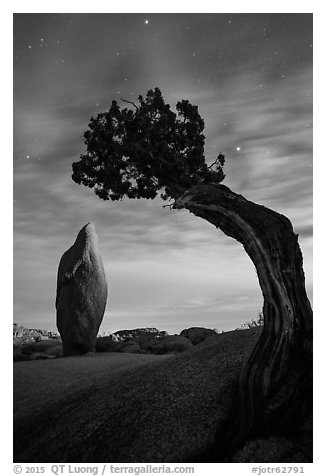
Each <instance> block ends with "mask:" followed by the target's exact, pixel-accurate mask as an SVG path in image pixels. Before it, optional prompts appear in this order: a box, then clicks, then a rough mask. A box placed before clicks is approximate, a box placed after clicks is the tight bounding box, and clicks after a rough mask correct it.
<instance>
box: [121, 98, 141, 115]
mask: <svg viewBox="0 0 326 476" xmlns="http://www.w3.org/2000/svg"><path fill="white" fill-rule="evenodd" d="M121 101H123V102H127V103H128V104H132V105H133V106H134V107H135V108H136V109H137V112H138V111H139V108H138V106H136V104H135V103H134V102H132V101H127V100H126V99H123V98H121Z"/></svg>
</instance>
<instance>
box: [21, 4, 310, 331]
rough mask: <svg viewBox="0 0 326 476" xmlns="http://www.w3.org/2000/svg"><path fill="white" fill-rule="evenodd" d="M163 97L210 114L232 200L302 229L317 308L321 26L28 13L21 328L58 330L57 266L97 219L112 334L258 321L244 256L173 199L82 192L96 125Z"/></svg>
mask: <svg viewBox="0 0 326 476" xmlns="http://www.w3.org/2000/svg"><path fill="white" fill-rule="evenodd" d="M154 87H159V88H160V89H161V91H162V94H163V96H164V98H165V100H166V102H167V103H169V104H170V105H171V106H173V107H174V106H175V104H176V102H177V101H179V100H181V99H188V100H189V101H190V102H191V103H193V104H196V105H198V108H199V112H200V114H201V116H202V117H203V119H204V120H205V136H206V146H205V154H206V160H207V162H208V163H212V162H213V161H214V160H215V158H216V156H217V154H218V153H219V152H220V151H222V152H223V153H224V154H225V155H226V167H225V172H226V179H225V181H224V183H225V184H226V185H227V186H229V187H230V188H231V189H232V190H234V191H235V192H237V193H240V194H242V195H244V196H245V197H246V198H247V199H250V200H252V201H254V202H257V203H260V204H262V205H265V206H268V207H269V208H272V209H274V210H276V211H278V212H280V213H284V214H285V215H286V216H288V217H289V218H290V220H291V221H292V223H293V226H294V228H295V231H296V232H297V233H299V243H300V245H301V248H302V251H303V255H304V269H305V273H306V281H307V289H308V294H309V297H310V298H311V299H312V15H311V14H229V15H228V14H219V13H216V14H15V15H14V322H18V323H20V324H22V325H24V326H25V327H36V328H42V329H52V330H55V328H56V326H55V307H54V302H55V292H56V274H57V267H58V263H59V260H60V258H61V256H62V254H63V252H64V251H66V250H67V249H68V248H69V247H70V246H71V245H72V243H73V242H74V240H75V238H76V235H77V233H78V231H79V230H80V228H82V227H83V226H84V225H85V224H86V223H87V222H89V221H93V222H94V223H95V226H96V229H97V233H98V235H99V244H100V249H101V253H102V256H103V260H104V264H105V269H106V275H107V280H108V285H109V298H108V304H107V310H106V314H105V317H104V320H103V323H102V327H101V332H104V331H112V332H113V331H115V330H118V329H124V328H134V327H140V326H141V327H143V326H155V327H158V328H160V329H165V330H167V331H169V332H172V333H173V332H180V331H181V330H182V329H183V328H185V327H190V326H194V325H199V326H204V327H211V328H217V329H219V330H227V329H234V328H236V327H238V326H240V325H241V324H242V323H243V322H245V321H247V320H249V319H251V318H255V317H256V316H257V314H258V312H259V311H260V309H261V306H262V295H261V291H260V288H259V285H258V280H257V275H256V272H255V269H254V266H253V264H252V263H251V261H250V260H249V258H248V256H247V255H246V253H245V252H244V250H243V248H242V246H241V245H240V244H239V243H237V242H235V241H234V240H232V239H231V238H228V237H226V236H224V235H223V234H222V232H220V231H217V230H216V229H215V228H214V227H213V226H212V225H210V224H208V223H207V222H205V221H204V220H201V219H199V218H196V217H194V216H193V215H191V214H189V212H187V211H170V210H169V209H168V208H162V205H163V204H164V202H162V201H161V200H160V199H156V200H154V201H146V200H129V201H128V200H125V201H123V202H114V203H111V202H104V201H101V200H99V199H98V198H97V197H96V196H95V194H94V193H93V191H92V190H91V189H87V188H85V187H83V186H79V185H77V184H75V183H74V182H73V181H72V179H71V164H72V162H74V161H76V160H78V158H79V155H80V154H81V153H83V152H84V151H85V146H84V143H83V140H82V135H83V133H84V131H85V130H86V129H87V125H88V122H89V119H90V117H91V116H95V115H96V114H97V113H99V112H102V111H105V110H107V109H108V108H109V106H110V104H111V101H112V100H113V99H117V100H119V98H120V97H123V98H125V99H128V100H132V101H136V100H137V96H138V95H139V94H142V95H145V94H146V92H147V91H148V90H149V89H151V88H154ZM121 105H123V106H124V107H125V106H126V105H125V104H124V103H121Z"/></svg>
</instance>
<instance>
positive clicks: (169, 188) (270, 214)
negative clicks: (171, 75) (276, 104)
mask: <svg viewBox="0 0 326 476" xmlns="http://www.w3.org/2000/svg"><path fill="white" fill-rule="evenodd" d="M131 106H132V108H129V107H127V108H120V106H119V105H118V104H117V102H116V101H113V102H112V105H111V107H110V109H109V111H107V112H104V113H101V114H99V115H98V116H97V117H96V118H91V120H90V123H89V128H88V130H87V131H86V132H85V134H84V140H85V144H86V146H87V150H86V152H85V153H84V154H83V155H81V157H80V160H79V161H78V162H75V163H74V164H73V175H72V178H73V180H74V181H75V182H77V183H79V184H83V185H86V186H88V187H92V188H94V190H95V193H96V194H97V195H98V196H99V197H100V198H101V199H103V200H121V199H123V198H124V197H127V198H146V199H153V198H155V197H156V196H157V195H160V196H161V197H162V199H163V200H169V199H173V200H174V202H173V204H172V208H174V209H181V208H185V209H188V210H189V211H190V212H191V213H193V214H194V215H196V216H198V217H201V218H203V219H205V220H206V221H208V222H210V223H212V224H213V225H214V226H215V227H216V228H220V229H221V230H222V231H223V232H224V233H225V234H226V235H228V236H231V237H233V238H235V239H236V240H237V241H239V242H240V243H242V244H243V246H244V249H245V251H246V252H247V253H248V255H249V257H250V258H251V260H252V261H253V263H254V265H255V267H256V270H257V275H258V280H259V284H260V287H261V290H262V294H263V298H264V304H263V316H264V327H263V330H262V333H261V336H260V338H259V340H258V342H257V344H256V346H255V348H254V350H253V352H252V354H251V356H250V358H249V360H248V361H247V362H246V363H245V364H244V366H243V369H242V372H241V375H240V379H239V398H240V403H239V409H240V410H239V413H238V415H234V418H235V420H236V431H235V432H234V433H233V442H234V444H235V445H236V444H240V443H241V442H242V441H243V440H244V439H245V438H246V437H247V436H248V435H249V434H250V433H251V434H254V433H257V432H258V433H259V432H264V431H269V432H271V431H278V432H279V431H283V432H293V431H297V432H300V428H301V426H302V427H305V428H307V419H308V418H309V416H310V414H311V405H312V403H311V389H312V385H311V378H312V358H311V356H312V310H311V306H310V303H309V300H308V298H307V294H306V289H305V277H304V272H303V262H302V254H301V250H300V246H299V244H298V235H296V234H295V233H294V232H293V227H292V224H291V222H290V221H289V220H288V218H286V217H285V216H283V215H280V214H279V213H276V212H275V211H273V210H270V209H269V208H266V207H263V206H261V205H258V204H255V203H253V202H250V201H248V200H246V199H245V198H244V197H243V196H241V195H238V194H236V193H234V192H233V191H231V190H230V189H229V188H228V187H226V186H225V185H222V184H221V182H222V180H223V179H224V172H223V165H224V156H223V155H222V154H220V155H219V157H218V159H217V160H216V161H215V162H214V163H213V164H212V165H211V166H208V165H207V164H206V161H205V156H204V142H205V138H204V134H203V130H204V121H203V119H202V118H201V116H200V114H199V112H198V108H197V106H193V105H192V104H190V103H189V101H187V100H182V101H181V102H178V103H177V105H176V112H173V111H172V110H171V108H170V106H169V105H168V104H165V102H164V100H163V97H162V95H161V92H160V90H159V89H158V88H156V89H155V90H154V91H153V90H150V91H149V92H148V93H147V95H146V98H143V97H142V96H139V98H138V104H134V103H131ZM231 446H232V445H231Z"/></svg>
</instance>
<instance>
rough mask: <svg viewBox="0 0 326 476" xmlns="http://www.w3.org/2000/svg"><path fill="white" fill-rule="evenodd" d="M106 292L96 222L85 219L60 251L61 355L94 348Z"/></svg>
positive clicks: (58, 324) (59, 318)
mask: <svg viewBox="0 0 326 476" xmlns="http://www.w3.org/2000/svg"><path fill="white" fill-rule="evenodd" d="M107 292H108V288H107V282H106V278H105V272H104V266H103V261H102V257H101V255H100V252H99V249H98V240H97V234H96V231H95V226H94V224H93V223H88V224H87V225H85V226H84V227H83V228H82V229H81V230H80V232H79V233H78V235H77V238H76V241H75V243H74V244H73V245H72V247H71V248H69V250H68V251H66V252H65V253H64V254H63V256H62V258H61V260H60V264H59V269H58V277H57V296H56V303H55V305H56V309H57V327H58V330H59V332H60V335H61V338H62V344H63V352H64V355H78V354H84V353H86V352H95V351H96V336H97V333H98V330H99V327H100V325H101V322H102V319H103V315H104V311H105V306H106V299H107Z"/></svg>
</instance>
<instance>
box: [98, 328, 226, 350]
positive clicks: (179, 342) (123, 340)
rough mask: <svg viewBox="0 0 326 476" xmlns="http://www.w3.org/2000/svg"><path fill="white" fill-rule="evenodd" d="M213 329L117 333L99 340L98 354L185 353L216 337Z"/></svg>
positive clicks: (135, 330)
mask: <svg viewBox="0 0 326 476" xmlns="http://www.w3.org/2000/svg"><path fill="white" fill-rule="evenodd" d="M216 336H217V333H216V331H215V330H213V329H206V328H204V327H191V328H189V329H184V330H183V331H182V332H181V333H180V334H179V335H176V334H175V335H168V334H167V332H165V331H158V330H157V329H154V330H153V332H151V328H147V329H132V330H128V331H117V332H115V333H114V334H111V335H109V336H104V337H98V338H97V351H98V352H128V353H148V354H166V353H176V352H183V351H184V350H188V349H191V348H192V347H193V346H194V345H197V344H199V343H200V342H203V341H204V340H205V339H207V338H208V337H213V338H214V337H216Z"/></svg>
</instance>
